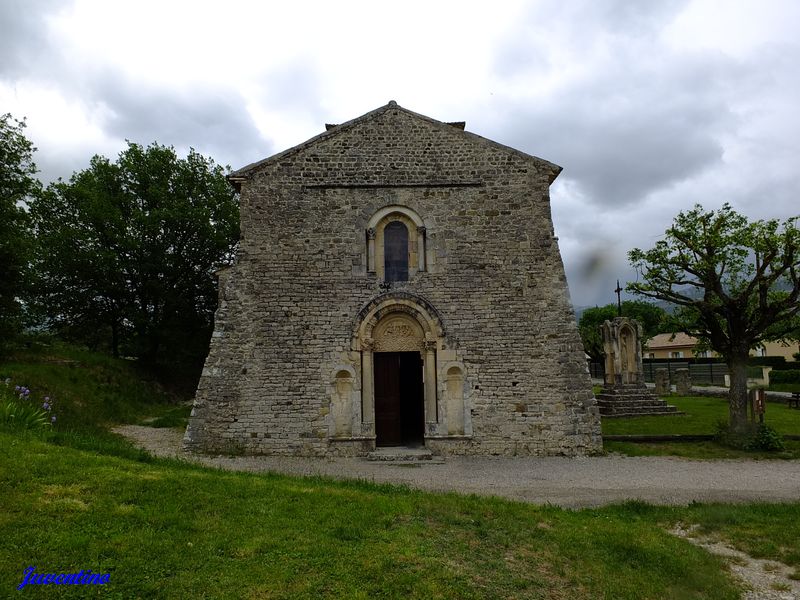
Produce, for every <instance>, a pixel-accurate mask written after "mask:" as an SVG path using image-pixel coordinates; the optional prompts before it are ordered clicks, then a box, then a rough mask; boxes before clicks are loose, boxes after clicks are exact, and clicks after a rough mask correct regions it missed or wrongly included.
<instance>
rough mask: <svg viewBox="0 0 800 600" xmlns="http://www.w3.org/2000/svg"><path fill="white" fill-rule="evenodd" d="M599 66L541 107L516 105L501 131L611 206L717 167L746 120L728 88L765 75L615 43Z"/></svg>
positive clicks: (712, 59)
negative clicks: (727, 139)
mask: <svg viewBox="0 0 800 600" xmlns="http://www.w3.org/2000/svg"><path fill="white" fill-rule="evenodd" d="M535 48H536V46H535V45H534V51H536V50H535ZM637 53H640V54H641V55H642V56H634V55H636V54H637ZM589 64H593V63H591V62H589ZM597 69H598V72H597V73H593V74H589V75H584V76H583V77H582V78H580V79H578V80H573V81H571V82H570V83H568V84H563V85H562V87H560V88H558V89H555V90H554V91H553V92H552V93H550V94H549V95H548V96H547V99H546V100H542V101H540V102H539V103H538V104H530V103H529V104H522V103H520V102H518V101H514V102H513V103H510V104H509V108H508V110H507V111H506V112H505V114H504V115H503V116H502V118H501V119H500V122H496V123H495V130H496V131H499V132H501V135H502V137H501V138H500V139H502V140H504V141H505V142H506V143H508V144H509V145H511V146H513V147H517V148H520V149H522V150H525V151H527V152H530V153H532V154H536V155H538V156H541V157H542V158H546V159H548V160H551V161H553V162H555V163H558V164H560V165H561V166H563V167H564V173H563V175H562V177H563V178H565V179H570V180H572V181H574V182H575V183H576V184H577V185H578V186H579V188H580V191H581V192H582V193H583V195H584V196H585V197H586V199H587V200H588V201H590V202H594V203H598V204H603V205H609V206H612V205H618V206H624V205H626V204H630V203H632V202H635V201H639V200H641V199H643V198H645V197H646V196H647V195H648V194H650V193H652V192H654V191H656V190H661V189H665V188H668V187H670V186H671V185H674V184H675V183H677V182H680V181H683V180H686V179H688V178H690V177H693V176H695V175H697V174H698V173H701V172H703V171H705V170H707V169H709V168H711V167H712V166H714V165H718V164H720V163H721V161H722V158H723V144H722V138H723V136H724V135H725V134H726V133H728V132H730V131H733V130H735V129H736V127H737V126H738V124H739V123H738V117H737V116H736V115H735V114H734V111H733V110H732V108H731V95H732V92H731V89H732V88H736V87H737V86H742V85H748V83H749V81H750V80H751V79H753V78H757V77H758V74H757V71H756V70H755V69H752V70H751V69H748V68H745V67H743V66H742V65H739V64H737V63H735V62H734V61H733V60H732V59H729V58H725V57H723V56H719V55H672V54H670V53H669V52H667V51H665V50H664V49H662V48H659V47H658V46H657V45H650V44H649V43H648V44H639V43H636V44H629V43H627V42H626V43H621V44H619V45H617V46H613V47H612V52H611V57H610V58H609V59H608V60H607V61H603V62H599V63H597ZM515 77H516V79H517V81H519V76H518V75H516V76H515ZM537 78H538V77H537V75H535V74H534V75H532V76H531V86H535V82H536V80H537Z"/></svg>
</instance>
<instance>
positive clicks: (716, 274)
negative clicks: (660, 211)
mask: <svg viewBox="0 0 800 600" xmlns="http://www.w3.org/2000/svg"><path fill="white" fill-rule="evenodd" d="M797 223H798V218H797V217H794V218H791V219H788V220H786V221H784V222H783V223H780V222H779V221H777V220H768V221H754V222H749V221H748V219H747V218H746V217H744V216H743V215H740V214H738V213H737V212H735V211H734V210H733V209H732V208H731V207H730V205H728V204H725V205H724V206H723V207H722V208H721V209H719V210H717V211H713V210H712V211H708V212H707V211H705V210H704V209H703V207H702V206H700V205H696V206H695V207H694V208H693V209H692V210H690V211H686V212H681V213H679V214H678V216H677V217H675V221H674V222H673V224H672V226H671V227H670V228H669V229H667V231H666V234H665V236H664V239H662V240H660V241H658V242H657V243H656V245H655V247H654V248H652V249H650V250H640V249H639V248H635V249H633V250H631V251H630V252H629V254H628V257H629V259H630V262H631V264H632V265H633V266H634V267H635V268H636V270H637V271H638V272H639V273H640V275H641V281H639V282H636V283H631V284H628V286H627V289H628V291H630V292H633V293H636V294H640V295H642V296H646V297H650V298H658V299H660V300H666V301H668V302H672V303H673V304H676V305H678V306H679V307H681V310H680V311H679V312H677V313H676V315H675V318H676V319H677V320H678V322H679V323H680V325H681V329H682V330H683V331H685V332H686V333H688V334H690V335H693V336H696V337H698V338H699V339H700V340H701V341H704V342H706V343H707V344H708V346H710V347H711V348H712V349H714V350H715V351H717V352H718V353H719V354H720V355H721V356H722V357H723V358H724V359H725V361H726V363H727V364H728V368H729V370H730V372H731V388H730V396H729V398H730V426H731V428H732V429H733V430H734V432H737V433H744V432H745V431H746V430H747V358H748V355H749V352H750V349H751V348H755V347H756V346H758V345H759V344H761V342H763V341H765V340H770V339H773V340H774V339H780V338H782V337H783V336H785V335H787V334H789V333H790V332H792V331H793V330H796V328H797V319H798V313H800V303H798V297H800V281H798V276H799V275H800V273H799V271H800V230H799V229H798V226H797Z"/></svg>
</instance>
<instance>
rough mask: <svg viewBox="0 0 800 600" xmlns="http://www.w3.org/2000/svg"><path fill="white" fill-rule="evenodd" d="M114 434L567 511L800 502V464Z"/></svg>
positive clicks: (285, 468) (153, 431) (243, 462)
mask: <svg viewBox="0 0 800 600" xmlns="http://www.w3.org/2000/svg"><path fill="white" fill-rule="evenodd" d="M115 431H116V432H118V433H120V434H122V435H124V436H125V437H128V438H129V439H131V440H133V441H134V442H135V443H136V444H137V445H139V446H141V447H143V448H145V449H146V450H147V451H148V452H150V453H151V454H153V455H155V456H163V457H172V458H181V459H184V460H189V461H192V462H196V463H200V464H204V465H208V466H212V467H218V468H221V469H228V470H233V471H253V472H259V471H276V472H280V473H287V474H292V475H324V476H328V477H335V478H344V479H361V480H366V481H374V482H379V483H398V484H405V485H408V486H410V487H414V488H419V489H425V490H432V491H455V492H460V493H474V494H480V495H494V496H503V497H506V498H511V499H514V500H522V501H525V502H533V503H537V504H544V503H550V504H554V505H558V506H563V507H567V508H582V507H590V506H601V505H604V504H610V503H614V502H621V501H624V500H629V499H639V500H644V501H647V502H651V503H654V504H675V505H681V504H688V503H690V502H692V501H699V502H752V501H798V500H800V461H798V460H791V461H784V460H762V461H755V460H715V461H700V460H686V459H680V458H669V457H627V456H605V457H592V458H561V457H549V458H485V457H452V458H448V459H446V460H444V461H442V462H436V463H434V464H425V463H414V464H413V465H408V464H400V463H391V462H371V461H367V460H364V459H360V458H336V459H323V458H285V457H274V456H239V457H226V456H197V455H191V454H186V453H184V452H183V451H182V450H181V439H182V433H181V432H180V431H178V430H175V429H158V428H153V427H143V426H137V425H127V426H124V427H119V428H117V429H115Z"/></svg>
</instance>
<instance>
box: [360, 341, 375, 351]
mask: <svg viewBox="0 0 800 600" xmlns="http://www.w3.org/2000/svg"><path fill="white" fill-rule="evenodd" d="M374 347H375V340H373V339H372V338H363V339H362V340H361V349H362V350H368V351H370V352H371V351H372V349H373V348H374Z"/></svg>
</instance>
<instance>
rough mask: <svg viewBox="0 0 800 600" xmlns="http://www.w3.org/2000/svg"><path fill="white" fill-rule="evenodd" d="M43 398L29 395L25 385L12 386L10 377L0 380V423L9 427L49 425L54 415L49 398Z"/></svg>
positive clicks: (30, 427) (37, 427)
mask: <svg viewBox="0 0 800 600" xmlns="http://www.w3.org/2000/svg"><path fill="white" fill-rule="evenodd" d="M44 400H45V401H44V402H43V403H42V402H41V400H40V399H38V398H36V396H31V394H30V390H29V389H28V388H26V387H21V386H18V385H17V386H14V385H13V383H12V381H11V379H10V378H7V379H5V380H4V381H0V424H1V425H3V426H4V427H6V428H9V429H40V428H44V427H50V425H51V424H52V423H53V422H54V420H55V416H54V415H53V414H52V406H51V404H50V403H49V400H50V398H49V397H48V398H45V399H44Z"/></svg>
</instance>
